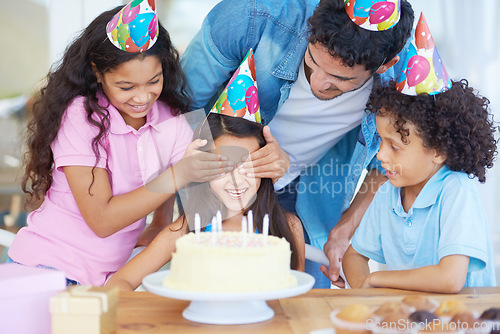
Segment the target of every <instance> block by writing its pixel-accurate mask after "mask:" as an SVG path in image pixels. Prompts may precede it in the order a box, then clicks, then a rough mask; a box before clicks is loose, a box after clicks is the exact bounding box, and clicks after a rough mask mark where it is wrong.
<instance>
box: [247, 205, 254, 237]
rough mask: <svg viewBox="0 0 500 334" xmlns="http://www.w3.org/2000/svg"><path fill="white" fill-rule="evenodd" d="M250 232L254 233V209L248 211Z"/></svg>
mask: <svg viewBox="0 0 500 334" xmlns="http://www.w3.org/2000/svg"><path fill="white" fill-rule="evenodd" d="M247 218H248V233H253V212H252V210H249V211H248V216H247Z"/></svg>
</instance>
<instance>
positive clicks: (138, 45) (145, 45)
mask: <svg viewBox="0 0 500 334" xmlns="http://www.w3.org/2000/svg"><path fill="white" fill-rule="evenodd" d="M106 32H107V33H108V38H109V40H110V41H111V42H112V43H113V45H114V46H116V47H117V48H119V49H121V50H123V51H127V52H144V51H146V50H148V49H149V48H150V47H152V46H153V44H155V42H156V40H157V38H158V17H157V16H156V5H155V0H132V1H131V2H130V3H129V4H128V5H126V6H125V7H123V9H122V10H120V11H119V12H118V13H117V14H116V15H115V16H113V18H112V19H111V21H109V23H108V25H107V26H106Z"/></svg>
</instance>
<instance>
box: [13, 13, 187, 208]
mask: <svg viewBox="0 0 500 334" xmlns="http://www.w3.org/2000/svg"><path fill="white" fill-rule="evenodd" d="M122 8H123V6H118V7H116V8H114V9H112V10H109V11H106V12H104V13H102V14H101V15H99V16H98V17H97V18H96V19H95V20H94V21H92V22H91V23H90V24H89V26H88V27H87V28H86V29H85V30H83V32H82V33H81V34H80V36H79V37H78V38H77V39H76V40H75V41H74V42H73V43H72V44H71V45H70V46H69V47H68V48H67V49H66V51H65V54H64V56H63V58H62V61H61V62H60V63H59V64H58V66H56V68H55V69H54V70H51V71H50V72H49V74H48V75H47V78H46V85H45V86H44V87H43V88H42V89H41V92H40V95H39V96H38V98H37V101H36V102H35V104H34V106H33V118H32V119H31V120H30V122H29V123H28V132H27V153H26V154H25V158H24V164H25V174H24V176H23V178H22V184H21V185H22V189H23V191H24V192H26V193H28V194H29V195H30V197H29V200H30V202H31V201H34V200H39V199H41V198H43V197H44V195H45V192H46V191H47V190H48V189H49V188H50V185H51V184H52V169H53V163H54V159H53V155H52V151H51V148H50V144H51V143H52V142H53V141H54V139H55V138H56V136H57V132H58V130H59V126H60V124H61V119H62V117H63V114H64V112H65V110H66V108H67V107H68V105H69V104H70V103H71V101H72V100H73V99H74V98H75V97H77V96H84V97H85V109H86V111H87V121H88V122H89V123H90V124H92V125H93V126H95V127H97V128H98V129H99V133H98V135H97V136H96V137H95V138H94V139H93V140H92V148H93V151H94V153H95V155H96V163H97V161H98V159H99V157H100V156H99V150H98V147H99V145H101V146H103V147H104V145H103V143H104V142H103V141H104V139H105V137H106V135H107V132H108V129H109V125H110V124H109V122H110V120H109V112H108V111H107V109H106V108H103V107H101V106H99V105H98V102H97V101H98V95H99V94H104V93H103V91H102V87H101V85H100V84H98V83H97V78H96V75H95V74H94V72H93V71H92V66H91V64H92V63H93V64H95V66H96V69H97V71H98V72H99V73H101V74H104V73H107V72H109V71H112V70H114V69H115V68H116V67H118V66H119V65H121V64H123V63H125V62H127V61H129V60H132V59H135V58H145V57H148V56H155V57H158V59H159V60H160V61H161V65H162V70H163V91H162V93H161V95H160V96H159V98H158V100H159V101H162V102H164V103H166V104H168V105H169V106H170V107H171V110H172V113H174V115H178V114H180V113H184V112H186V111H187V110H188V102H189V100H188V96H187V94H186V92H185V78H184V74H183V73H182V70H181V67H180V63H179V54H178V52H177V51H176V50H175V48H174V47H173V45H172V43H171V41H170V37H169V35H168V32H167V31H166V30H165V28H163V26H162V25H161V24H159V35H158V39H157V41H156V43H155V44H154V45H153V46H152V47H151V48H150V49H149V50H147V51H145V52H143V53H130V52H125V51H122V50H120V49H118V48H117V47H115V46H114V45H113V44H112V43H111V41H110V40H108V37H107V34H106V25H107V23H108V22H109V21H110V20H111V18H112V17H113V16H114V15H115V14H116V13H117V12H118V11H119V10H121V9H122ZM97 120H100V121H97ZM94 168H95V166H94ZM92 172H94V170H92ZM89 193H90V187H89Z"/></svg>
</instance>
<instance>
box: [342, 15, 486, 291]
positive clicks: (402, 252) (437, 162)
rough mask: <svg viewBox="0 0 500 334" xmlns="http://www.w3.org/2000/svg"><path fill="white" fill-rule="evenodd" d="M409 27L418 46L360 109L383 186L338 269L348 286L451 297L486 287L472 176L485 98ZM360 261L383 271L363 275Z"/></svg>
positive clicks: (482, 147)
mask: <svg viewBox="0 0 500 334" xmlns="http://www.w3.org/2000/svg"><path fill="white" fill-rule="evenodd" d="M419 25H424V26H423V27H422V26H420V29H419V26H417V29H416V30H417V32H419V35H418V36H423V37H425V41H422V40H419V37H416V38H415V39H414V40H413V43H412V45H411V47H410V50H409V57H408V58H407V61H406V64H405V66H404V68H406V71H405V72H404V73H403V74H402V76H400V78H399V80H398V82H397V83H396V82H393V83H391V84H390V85H389V86H384V87H383V86H379V87H377V88H376V89H375V90H374V91H373V92H372V95H371V96H370V100H369V102H368V105H367V109H368V111H370V112H372V113H374V114H375V115H376V122H377V132H378V134H379V136H380V138H381V143H380V150H379V153H378V155H377V157H378V159H379V160H380V161H381V163H382V166H383V167H384V168H385V169H386V175H387V177H388V178H389V182H386V183H385V184H384V185H383V186H381V187H380V188H379V190H378V192H377V193H376V195H375V197H374V199H373V201H372V203H371V205H370V207H369V208H368V210H367V211H366V214H365V215H364V217H363V220H362V221H361V224H360V226H359V227H358V229H357V230H356V233H355V234H354V237H353V239H352V242H351V246H350V247H349V249H348V250H347V252H346V254H345V255H344V258H343V269H344V273H345V275H346V278H347V281H348V283H349V285H350V286H351V287H353V288H357V287H363V288H369V287H385V288H398V289H405V290H420V291H427V292H440V293H456V292H458V291H460V290H461V289H462V288H463V287H464V286H494V285H495V272H494V267H493V265H494V263H493V252H492V246H491V240H490V237H489V226H488V221H487V217H486V213H485V209H484V207H483V204H482V202H481V198H480V195H479V193H478V191H477V188H476V184H475V181H474V180H473V177H477V178H478V179H479V181H480V182H484V181H485V173H486V169H487V168H491V167H492V166H493V162H492V161H493V157H494V155H495V151H496V141H495V139H494V130H495V128H494V126H493V122H492V120H491V119H490V114H489V113H488V104H489V101H488V99H486V98H484V97H481V96H478V95H476V93H475V92H474V90H473V88H472V87H470V86H469V85H468V83H467V81H465V80H462V81H459V82H455V81H453V82H452V81H451V80H450V79H449V78H448V75H447V73H446V70H445V69H444V67H443V66H442V62H441V59H440V58H439V54H438V53H437V50H435V46H434V42H433V41H432V37H431V36H430V32H429V31H428V28H427V25H426V24H425V19H424V18H423V16H421V19H420V20H419ZM412 48H413V49H412ZM420 54H422V55H423V56H421V55H420ZM429 55H433V57H434V59H433V58H432V57H431V58H430V59H428V58H426V57H428V56H429ZM436 57H437V58H436ZM425 62H428V63H431V64H433V65H434V66H426V65H429V64H425ZM426 68H428V69H429V70H428V71H425V69H426ZM433 70H435V71H433ZM395 86H396V89H395V88H394V87H395ZM369 259H373V260H374V261H376V262H379V263H385V264H387V269H388V270H387V271H378V272H373V273H370V271H369V268H368V260H369Z"/></svg>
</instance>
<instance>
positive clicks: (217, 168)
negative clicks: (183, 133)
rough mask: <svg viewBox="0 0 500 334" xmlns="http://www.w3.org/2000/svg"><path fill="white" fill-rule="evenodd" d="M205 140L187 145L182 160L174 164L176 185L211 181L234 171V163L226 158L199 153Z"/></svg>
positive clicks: (198, 140)
mask: <svg viewBox="0 0 500 334" xmlns="http://www.w3.org/2000/svg"><path fill="white" fill-rule="evenodd" d="M206 144H207V140H206V139H196V140H195V141H193V142H192V143H191V144H189V145H188V147H187V149H186V153H184V156H183V157H182V159H181V160H180V161H179V162H178V163H177V164H175V166H173V167H172V168H173V169H174V175H175V179H176V182H177V183H178V184H183V185H184V184H187V183H190V182H206V181H211V180H213V179H215V178H217V177H219V176H221V175H223V174H226V173H229V172H231V171H233V169H234V163H233V162H232V161H229V160H228V159H227V157H226V156H222V155H219V154H215V153H208V152H203V151H200V150H199V148H201V147H203V146H205V145H206Z"/></svg>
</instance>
